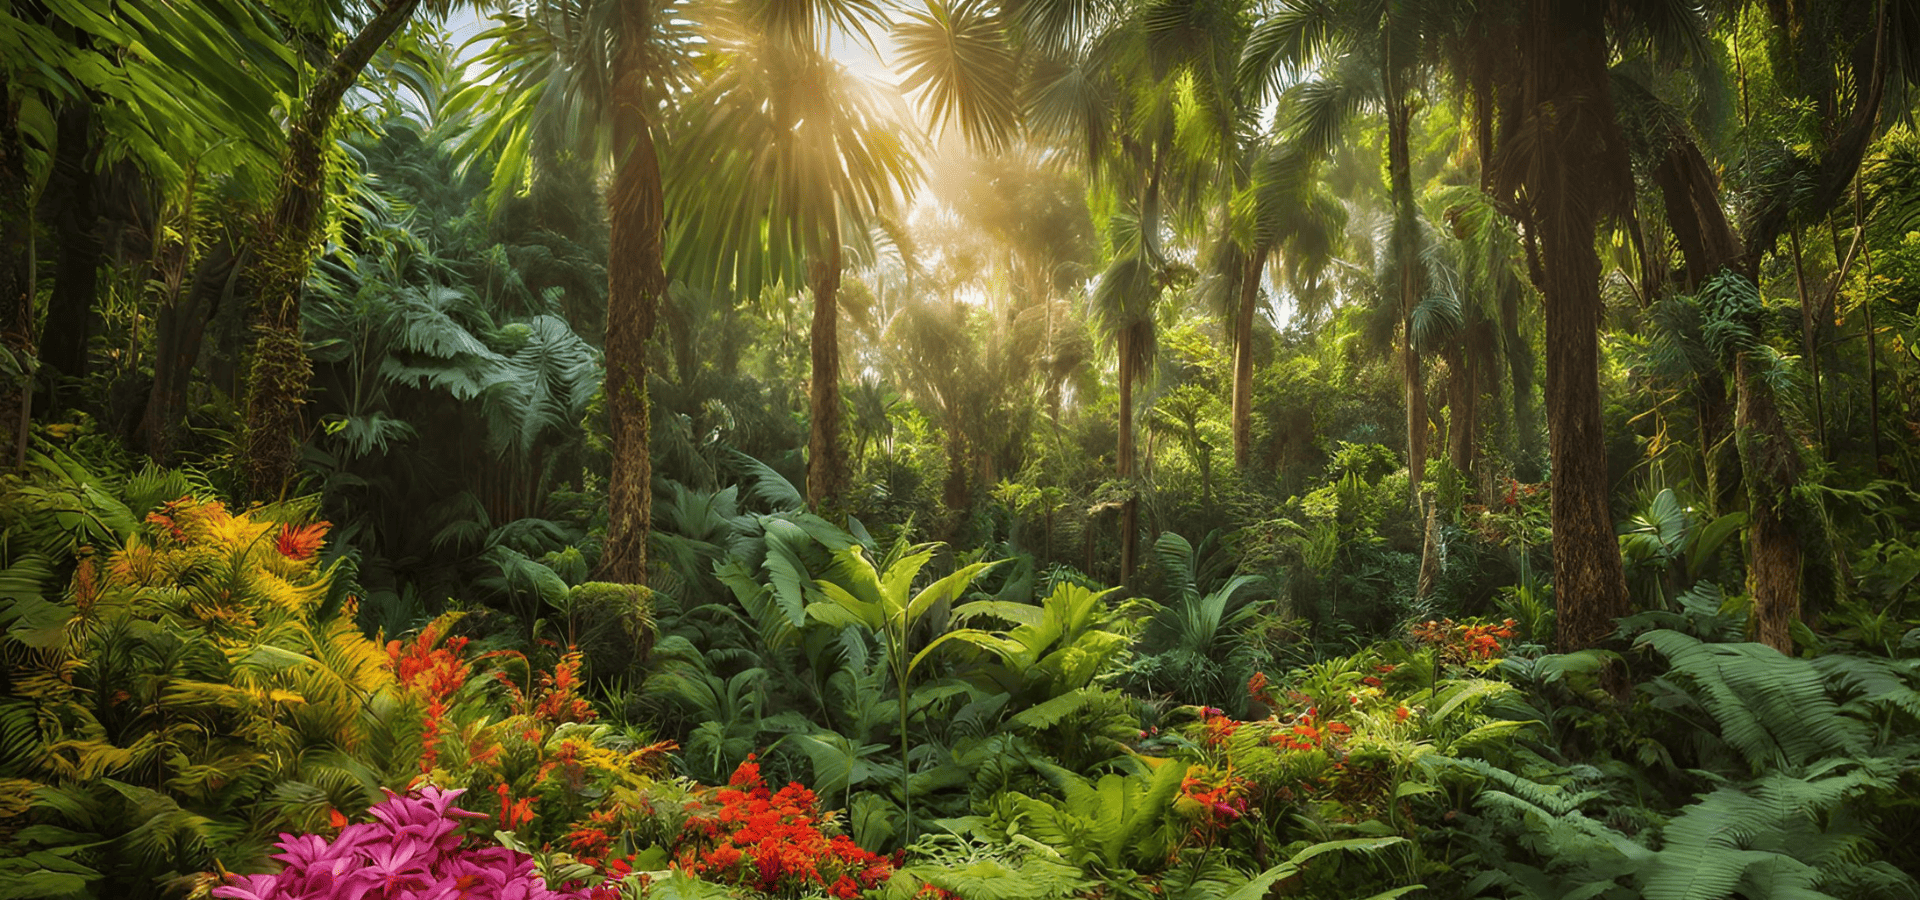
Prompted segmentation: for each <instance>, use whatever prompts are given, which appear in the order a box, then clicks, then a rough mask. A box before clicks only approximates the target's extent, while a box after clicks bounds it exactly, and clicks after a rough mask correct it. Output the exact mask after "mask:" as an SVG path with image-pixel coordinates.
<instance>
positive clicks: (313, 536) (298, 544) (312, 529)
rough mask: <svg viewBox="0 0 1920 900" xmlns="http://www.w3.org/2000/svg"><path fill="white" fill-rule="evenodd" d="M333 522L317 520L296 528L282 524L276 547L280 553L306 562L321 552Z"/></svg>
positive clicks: (297, 560) (275, 543)
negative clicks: (321, 546)
mask: <svg viewBox="0 0 1920 900" xmlns="http://www.w3.org/2000/svg"><path fill="white" fill-rule="evenodd" d="M332 524H333V523H331V522H315V523H313V524H312V525H302V526H300V527H299V528H295V527H293V526H292V525H290V524H284V525H281V526H280V538H279V540H277V541H275V542H274V547H275V548H276V549H278V550H279V551H280V555H281V556H284V557H286V558H288V559H291V560H294V561H296V562H306V561H307V560H309V559H312V558H313V555H314V554H315V553H318V552H320V545H321V544H324V543H326V541H327V529H328V528H330V527H332Z"/></svg>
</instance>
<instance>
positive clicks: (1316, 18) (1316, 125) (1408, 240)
mask: <svg viewBox="0 0 1920 900" xmlns="http://www.w3.org/2000/svg"><path fill="white" fill-rule="evenodd" d="M1448 9H1449V7H1448V5H1447V4H1446V3H1444V2H1438V0H1339V2H1318V0H1283V2H1282V3H1281V4H1280V5H1279V6H1278V8H1277V9H1275V10H1274V11H1273V12H1272V13H1271V14H1270V15H1268V16H1267V17H1266V18H1265V19H1264V20H1263V21H1262V22H1261V23H1260V24H1259V25H1257V26H1255V28H1254V30H1253V33H1252V34H1251V35H1249V36H1248V38H1247V42H1246V47H1245V50H1244V52H1243V53H1242V56H1241V60H1240V69H1239V71H1240V81H1241V83H1242V85H1243V86H1244V87H1245V89H1247V90H1249V91H1250V92H1252V93H1253V94H1254V95H1255V96H1272V95H1274V94H1277V93H1279V92H1280V88H1281V86H1282V85H1283V84H1285V83H1286V82H1287V81H1288V80H1289V79H1291V78H1295V77H1298V76H1301V75H1303V74H1306V73H1311V75H1310V77H1306V78H1305V79H1304V80H1301V81H1299V82H1298V83H1297V84H1295V85H1293V86H1292V87H1290V88H1289V89H1288V90H1287V91H1286V93H1288V94H1290V95H1291V99H1292V100H1293V101H1294V107H1293V112H1292V121H1291V123H1290V130H1291V131H1292V134H1293V139H1294V140H1296V141H1299V142H1300V144H1301V146H1302V147H1303V148H1305V149H1306V150H1307V151H1309V152H1312V153H1315V154H1324V153H1326V152H1328V151H1329V150H1331V149H1332V148H1333V147H1334V146H1335V145H1336V144H1337V143H1338V142H1339V141H1340V140H1341V136H1342V134H1343V133H1344V132H1345V130H1346V127H1347V125H1348V123H1349V122H1350V121H1351V120H1352V118H1353V117H1354V116H1355V115H1356V114H1358V113H1360V112H1362V111H1368V110H1377V111H1378V112H1379V113H1380V114H1381V115H1382V117H1383V118H1384V119H1385V122H1386V129H1387V193H1388V198H1389V201H1390V203H1391V208H1392V211H1393V219H1392V225H1391V230H1390V232H1389V236H1388V253H1387V258H1386V263H1387V266H1386V273H1385V274H1386V275H1387V278H1388V281H1389V282H1390V283H1391V285H1392V291H1391V295H1392V296H1393V297H1394V298H1395V299H1396V300H1397V301H1398V305H1399V310H1400V332H1401V341H1400V377H1401V383H1402V387H1403V388H1404V392H1405V397H1406V413H1407V420H1406V425H1407V427H1406V436H1407V470H1408V473H1409V475H1410V478H1409V479H1408V480H1409V482H1410V484H1409V490H1410V491H1411V492H1412V496H1411V499H1412V500H1413V501H1414V503H1415V505H1416V506H1417V505H1418V503H1419V491H1420V482H1421V481H1422V480H1423V479H1424V477H1425V474H1426V460H1427V408H1426V406H1427V399H1426V398H1427V392H1426V379H1425V376H1424V370H1423V367H1422V365H1421V359H1420V353H1419V352H1418V351H1417V350H1416V349H1415V348H1414V340H1413V319H1414V310H1415V308H1416V307H1418V306H1419V305H1420V302H1421V300H1422V298H1423V297H1424V296H1425V293H1426V288H1427V277H1426V270H1425V266H1424V265H1423V264H1422V260H1421V253H1420V248H1421V246H1422V244H1423V241H1422V239H1421V237H1422V236H1421V233H1420V228H1421V225H1420V218H1419V209H1418V207H1417V205H1416V203H1415V199H1416V198H1415V196H1414V185H1413V151H1412V130H1413V113H1414V108H1415V101H1416V99H1417V97H1416V95H1417V94H1418V92H1419V91H1420V90H1421V89H1422V87H1423V86H1424V84H1425V83H1426V82H1427V81H1428V80H1429V75H1430V72H1431V69H1432V67H1433V63H1434V60H1433V54H1432V53H1431V51H1430V48H1431V46H1432V41H1431V37H1430V35H1431V34H1432V32H1434V31H1435V30H1436V29H1437V28H1438V27H1439V24H1440V23H1441V21H1442V15H1443V14H1444V13H1445V12H1446V11H1447V10H1448Z"/></svg>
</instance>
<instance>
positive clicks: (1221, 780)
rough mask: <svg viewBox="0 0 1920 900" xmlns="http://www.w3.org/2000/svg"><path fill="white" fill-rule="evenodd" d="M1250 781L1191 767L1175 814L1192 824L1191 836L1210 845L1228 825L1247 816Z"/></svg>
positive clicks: (1229, 772) (1182, 783) (1230, 770)
mask: <svg viewBox="0 0 1920 900" xmlns="http://www.w3.org/2000/svg"><path fill="white" fill-rule="evenodd" d="M1249 787H1250V785H1249V784H1248V783H1247V780H1246V779H1244V778H1241V777H1240V776H1238V775H1235V774H1234V773H1233V768H1232V767H1231V766H1228V768H1227V769H1225V770H1224V771H1222V770H1219V769H1215V768H1212V767H1210V766H1204V765H1192V766H1188V767H1187V775H1186V777H1185V778H1183V779H1181V781H1180V794H1179V796H1177V797H1175V798H1174V801H1173V807H1174V811H1175V812H1177V813H1180V814H1181V815H1182V816H1183V817H1184V818H1185V819H1186V820H1187V821H1188V822H1190V823H1192V830H1191V832H1190V836H1191V837H1192V838H1193V839H1194V840H1195V841H1196V842H1197V843H1199V844H1202V845H1208V846H1210V845H1211V844H1212V843H1213V841H1214V839H1215V838H1216V837H1217V836H1218V835H1219V834H1220V833H1221V832H1222V831H1224V830H1226V828H1227V826H1229V825H1232V824H1233V823H1234V822H1237V821H1239V820H1240V818H1241V817H1242V816H1244V815H1246V813H1247V790H1248V788H1249Z"/></svg>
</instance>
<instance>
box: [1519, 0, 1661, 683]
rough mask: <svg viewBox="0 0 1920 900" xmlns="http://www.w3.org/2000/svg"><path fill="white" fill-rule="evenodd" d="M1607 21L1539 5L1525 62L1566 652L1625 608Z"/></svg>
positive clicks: (1527, 36)
mask: <svg viewBox="0 0 1920 900" xmlns="http://www.w3.org/2000/svg"><path fill="white" fill-rule="evenodd" d="M1602 12H1603V8H1602V7H1601V6H1599V5H1589V4H1583V3H1558V2H1553V0H1533V3H1532V5H1531V14H1530V16H1529V18H1530V20H1531V21H1530V22H1528V26H1529V27H1528V28H1527V29H1526V31H1525V32H1524V33H1523V38H1522V40H1521V46H1520V51H1521V55H1520V59H1519V64H1520V68H1521V71H1522V73H1523V76H1522V80H1523V85H1522V91H1523V96H1522V99H1521V102H1522V107H1521V110H1520V111H1521V114H1522V117H1524V118H1525V119H1527V120H1529V121H1528V122H1527V125H1528V126H1531V127H1533V128H1537V129H1539V130H1540V132H1541V133H1540V134H1539V135H1538V136H1537V141H1538V144H1537V145H1536V146H1535V147H1534V148H1532V151H1531V153H1530V154H1529V155H1528V160H1527V161H1528V167H1527V171H1526V173H1525V174H1524V175H1523V176H1522V179H1521V181H1522V183H1524V184H1525V186H1526V190H1527V195H1528V196H1527V198H1526V199H1527V202H1529V203H1530V204H1531V205H1532V209H1533V210H1534V219H1535V221H1537V223H1538V238H1539V243H1540V256H1541V278H1542V282H1543V283H1542V284H1541V289H1542V293H1543V294H1544V295H1545V298H1546V337H1547V385H1546V387H1547V391H1546V393H1547V429H1548V441H1547V444H1548V453H1549V455H1550V456H1551V458H1552V460H1553V508H1552V515H1551V518H1552V525H1553V581H1554V596H1555V598H1556V600H1557V601H1558V606H1559V613H1558V618H1557V622H1558V634H1557V635H1556V643H1557V644H1558V647H1559V649H1560V650H1561V651H1562V652H1568V651H1573V650H1579V649H1583V648H1586V647H1592V646H1594V645H1595V644H1598V643H1599V642H1600V641H1602V640H1604V639H1605V638H1606V637H1607V636H1608V635H1609V634H1611V633H1612V632H1613V620H1614V619H1616V618H1618V617H1620V616H1623V615H1625V614H1626V613H1627V612H1628V611H1629V608H1630V607H1629V605H1628V601H1627V582H1626V574H1625V571H1624V570H1623V569H1622V567H1621V564H1620V544H1619V541H1618V539H1617V538H1616V537H1615V536H1614V529H1613V517H1612V513H1611V511H1610V509H1609V507H1608V503H1607V494H1608V491H1607V489H1608V484H1607V457H1606V434H1605V431H1604V429H1603V426H1602V422H1601V416H1600V378H1599V374H1600V347H1599V338H1600V314H1601V310H1602V306H1601V299H1600V258H1599V255H1598V254H1597V253H1596V252H1595V250H1594V231H1595V228H1596V227H1597V226H1598V224H1599V219H1600V216H1601V215H1602V214H1603V212H1605V211H1606V209H1608V208H1610V207H1616V206H1622V205H1624V204H1625V202H1626V201H1625V200H1623V199H1622V198H1630V197H1631V196H1632V193H1631V191H1632V176H1631V175H1630V174H1629V172H1628V170H1627V160H1626V154H1625V144H1624V140H1623V139H1622V138H1621V136H1620V134H1619V133H1618V128H1617V126H1616V125H1615V119H1614V115H1613V102H1612V99H1611V97H1610V96H1609V94H1608V72H1607V43H1606V32H1605V26H1604V22H1603V20H1602ZM1513 124H1514V125H1519V123H1518V122H1515V123H1513Z"/></svg>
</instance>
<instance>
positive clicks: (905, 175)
mask: <svg viewBox="0 0 1920 900" xmlns="http://www.w3.org/2000/svg"><path fill="white" fill-rule="evenodd" d="M743 12H744V15H743V17H742V18H741V20H739V21H735V22H730V23H728V24H729V28H728V30H727V31H726V32H723V33H721V34H719V35H718V36H717V38H716V44H717V45H718V46H719V48H720V52H721V54H722V56H723V59H724V61H723V62H722V63H721V64H720V68H719V71H718V72H717V73H716V74H715V75H714V76H713V78H712V79H711V80H710V81H709V82H708V83H707V84H705V85H704V86H703V87H702V89H701V90H700V92H699V93H698V94H697V95H696V97H695V98H694V99H693V101H692V102H691V103H690V104H689V108H690V109H694V110H698V115H699V117H700V119H701V122H700V124H699V125H698V126H691V125H690V126H689V127H690V128H692V133H691V134H690V136H689V140H688V144H687V148H686V149H685V150H684V151H682V152H680V153H678V154H676V162H675V165H684V166H687V167H689V168H693V167H698V168H699V169H701V170H704V171H705V172H706V173H708V178H709V179H710V180H706V181H703V182H702V183H703V184H705V185H706V187H704V188H702V189H701V190H699V191H693V190H691V189H690V185H691V184H692V182H691V180H690V179H675V183H674V189H675V191H676V192H679V191H685V193H677V194H676V195H675V196H676V201H675V202H674V204H673V206H674V209H675V211H676V218H675V225H676V232H675V235H674V247H673V253H674V257H673V265H674V272H675V273H676V275H680V276H681V277H685V278H687V279H688V281H689V282H690V283H694V284H697V285H700V286H702V287H712V288H716V289H731V290H733V291H736V292H738V293H740V294H743V295H747V296H753V295H756V294H758V293H759V292H760V291H761V290H762V289H763V288H765V287H767V286H770V285H775V284H783V285H787V286H789V287H791V286H794V285H799V284H805V285H806V286H807V288H808V289H809V292H810V293H811V294H812V296H813V313H812V323H811V333H810V338H809V346H810V356H811V371H812V374H811V379H810V383H809V391H810V395H811V399H810V401H809V402H810V407H811V409H810V411H811V417H810V424H809V429H808V439H807V499H808V501H809V502H810V503H812V504H814V505H815V506H816V507H819V506H823V505H825V506H829V507H830V506H832V505H833V504H835V503H837V502H838V498H839V497H841V495H842V494H843V493H844V491H845V488H846V481H847V474H848V473H847V463H846V453H847V451H846V447H845V441H844V439H843V435H842V431H843V428H842V420H843V418H844V408H843V407H844V403H843V402H842V400H841V397H840V368H841V365H840V337H839V318H840V310H839V301H838V297H839V290H840V279H841V274H842V269H843V266H844V264H845V252H846V247H847V245H848V244H849V243H853V242H859V241H863V240H866V239H867V238H868V237H869V235H870V231H869V228H868V226H869V225H872V224H875V223H877V222H878V220H879V219H880V218H881V217H882V216H883V215H884V214H885V213H886V212H887V211H888V210H890V209H892V208H893V207H894V206H895V205H896V204H897V203H898V202H899V199H900V198H901V197H902V196H903V195H904V194H906V193H907V192H908V191H910V190H911V188H912V186H913V185H914V183H915V182H916V181H917V180H918V177H919V171H920V170H919V163H918V162H917V160H916V159H915V158H914V156H913V153H912V147H911V145H910V144H909V143H908V139H907V137H906V136H905V135H904V134H903V132H902V131H901V130H900V128H899V127H897V126H896V125H895V124H894V123H893V122H891V121H889V120H888V116H887V115H886V113H885V111H884V110H883V108H882V105H881V100H880V98H879V96H878V94H877V92H876V91H874V90H873V89H872V88H871V87H870V86H869V85H867V84H865V83H864V82H862V81H861V80H860V79H858V78H857V77H855V76H853V75H852V74H850V73H849V72H848V71H847V70H846V69H845V68H844V67H842V66H840V65H839V64H838V63H835V62H834V61H833V60H831V59H829V58H828V57H827V56H826V54H825V53H824V52H823V50H822V49H821V48H822V45H823V44H824V42H825V36H826V29H827V27H828V26H829V25H837V26H840V27H844V28H849V29H851V30H854V31H856V32H859V33H864V31H863V29H864V28H865V26H866V24H867V23H869V22H872V21H875V20H876V18H877V15H878V12H877V9H876V8H874V7H872V6H870V5H868V4H866V3H864V2H862V0H824V2H821V3H807V4H799V5H786V4H778V3H769V4H767V5H766V6H764V7H762V6H749V7H747V8H745V9H744V10H743ZM677 171H678V170H676V173H677Z"/></svg>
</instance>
